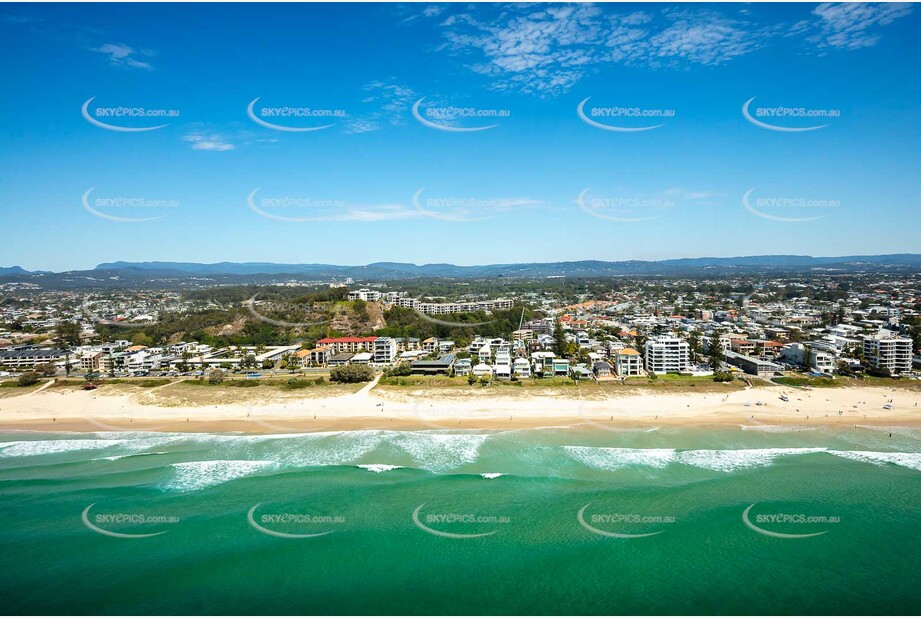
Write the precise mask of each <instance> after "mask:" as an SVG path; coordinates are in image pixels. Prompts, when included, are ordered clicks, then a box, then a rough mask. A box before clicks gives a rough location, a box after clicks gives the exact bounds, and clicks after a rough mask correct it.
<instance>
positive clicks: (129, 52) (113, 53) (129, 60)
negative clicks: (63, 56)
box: [90, 43, 153, 71]
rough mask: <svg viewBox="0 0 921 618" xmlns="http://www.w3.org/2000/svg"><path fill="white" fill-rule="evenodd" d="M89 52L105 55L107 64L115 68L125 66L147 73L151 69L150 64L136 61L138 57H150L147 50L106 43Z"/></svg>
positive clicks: (151, 53) (150, 54)
mask: <svg viewBox="0 0 921 618" xmlns="http://www.w3.org/2000/svg"><path fill="white" fill-rule="evenodd" d="M90 51H94V52H98V53H100V54H105V55H107V56H108V57H109V63H110V64H112V65H115V66H127V67H132V68H135V69H144V70H147V71H150V70H152V69H153V66H151V64H150V63H148V62H144V61H142V60H138V58H137V56H139V55H140V56H152V55H153V52H152V51H149V50H135V49H133V48H131V47H129V46H127V45H124V44H121V43H106V44H104V45H100V46H99V47H94V48H92V49H91V50H90Z"/></svg>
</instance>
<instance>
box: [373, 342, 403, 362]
mask: <svg viewBox="0 0 921 618" xmlns="http://www.w3.org/2000/svg"><path fill="white" fill-rule="evenodd" d="M396 358H397V342H396V340H394V339H392V338H390V337H378V338H377V339H376V340H375V341H374V362H375V363H376V364H381V365H390V364H393V361H395V360H396Z"/></svg>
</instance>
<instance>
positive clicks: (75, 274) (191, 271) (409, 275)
mask: <svg viewBox="0 0 921 618" xmlns="http://www.w3.org/2000/svg"><path fill="white" fill-rule="evenodd" d="M820 270H833V271H839V272H860V271H908V272H910V271H917V270H921V254H916V253H901V254H891V255H848V256H841V257H811V256H807V255H760V256H743V257H730V258H713V257H704V258H681V259H673V260H658V261H639V260H630V261H621V262H605V261H599V260H584V261H578V262H547V263H540V262H532V263H521V264H486V265H481V266H456V265H454V264H423V265H416V264H404V263H400V262H375V263H373V264H367V265H365V266H341V265H335V264H275V263H271V262H219V263H217V264H198V263H194V262H107V263H104V264H100V265H99V266H97V267H96V268H95V269H93V270H83V271H67V272H62V273H50V272H30V271H27V270H25V269H23V268H20V267H19V266H13V267H9V268H2V267H0V281H31V282H35V283H42V284H44V285H47V286H49V287H83V286H107V287H108V286H112V285H125V284H138V283H142V282H150V283H153V282H156V281H162V282H164V283H168V282H170V281H173V280H176V279H188V278H189V277H197V278H202V279H205V280H214V281H216V282H218V281H219V282H221V283H248V282H252V283H266V282H269V281H273V280H277V279H279V278H280V277H288V278H294V279H301V280H321V281H322V280H330V279H337V280H342V279H345V278H347V277H351V278H353V279H355V280H357V281H369V280H374V281H382V280H399V279H404V280H405V279H416V278H492V277H496V278H498V277H507V278H515V279H525V278H543V277H554V276H557V277H561V276H562V277H612V276H706V275H723V274H757V273H764V274H769V273H794V272H810V271H820ZM203 283H204V282H203Z"/></svg>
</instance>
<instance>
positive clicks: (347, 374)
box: [329, 365, 374, 384]
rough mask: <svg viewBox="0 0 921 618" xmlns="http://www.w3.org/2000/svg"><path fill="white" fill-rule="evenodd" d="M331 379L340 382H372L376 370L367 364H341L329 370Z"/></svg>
mask: <svg viewBox="0 0 921 618" xmlns="http://www.w3.org/2000/svg"><path fill="white" fill-rule="evenodd" d="M329 379H330V381H332V382H339V383H340V384H354V383H356V382H370V381H371V380H373V379H374V370H372V369H371V368H370V367H368V366H367V365H340V366H339V367H333V368H332V369H330V370H329Z"/></svg>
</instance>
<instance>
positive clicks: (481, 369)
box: [472, 363, 492, 378]
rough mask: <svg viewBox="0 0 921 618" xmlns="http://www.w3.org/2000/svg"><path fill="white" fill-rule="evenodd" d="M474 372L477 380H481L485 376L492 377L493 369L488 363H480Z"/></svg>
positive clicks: (475, 366) (474, 368) (474, 367)
mask: <svg viewBox="0 0 921 618" xmlns="http://www.w3.org/2000/svg"><path fill="white" fill-rule="evenodd" d="M472 372H473V375H474V376H476V377H477V378H481V377H483V376H486V377H492V367H490V366H489V365H487V364H486V363H479V364H478V365H474V366H473V369H472Z"/></svg>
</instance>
